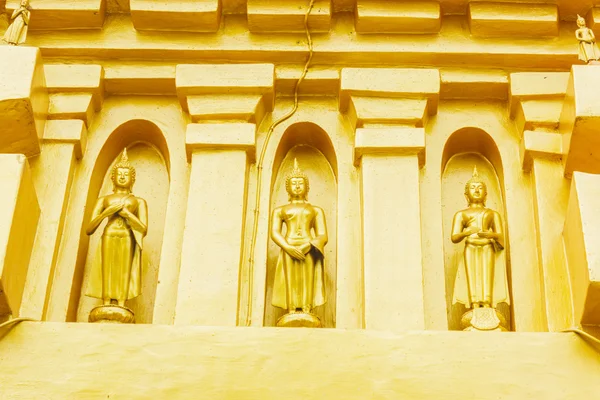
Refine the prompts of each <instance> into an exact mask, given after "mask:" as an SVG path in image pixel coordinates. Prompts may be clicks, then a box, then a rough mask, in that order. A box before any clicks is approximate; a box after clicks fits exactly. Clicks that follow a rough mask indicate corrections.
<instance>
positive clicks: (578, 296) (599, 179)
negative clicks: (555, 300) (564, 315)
mask: <svg viewBox="0 0 600 400" xmlns="http://www.w3.org/2000/svg"><path fill="white" fill-rule="evenodd" d="M599 196H600V175H594V174H586V173H582V172H575V173H574V174H573V180H572V183H571V194H570V197H569V207H568V210H567V217H566V220H565V225H564V230H563V237H564V241H565V242H564V243H565V252H566V254H567V260H568V265H569V276H570V278H571V290H572V293H573V309H574V312H575V315H574V325H580V324H582V325H596V326H598V325H600V253H599V252H598V243H600V202H598V198H599Z"/></svg>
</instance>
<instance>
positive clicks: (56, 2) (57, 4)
mask: <svg viewBox="0 0 600 400" xmlns="http://www.w3.org/2000/svg"><path fill="white" fill-rule="evenodd" d="M19 4H20V0H7V1H6V9H7V10H9V11H10V12H12V11H13V10H14V9H15V8H18V7H19ZM105 5H106V2H105V1H103V0H67V1H64V0H38V1H37V2H36V4H35V6H34V7H32V13H31V23H30V29H32V30H35V29H37V30H49V29H51V30H55V29H101V28H102V24H103V23H104V11H105Z"/></svg>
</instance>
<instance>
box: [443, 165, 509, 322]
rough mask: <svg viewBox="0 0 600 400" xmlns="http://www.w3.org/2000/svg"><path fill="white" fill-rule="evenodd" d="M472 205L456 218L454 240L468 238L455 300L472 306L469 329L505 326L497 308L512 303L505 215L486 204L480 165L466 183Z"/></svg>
mask: <svg viewBox="0 0 600 400" xmlns="http://www.w3.org/2000/svg"><path fill="white" fill-rule="evenodd" d="M465 197H466V198H467V202H468V207H467V208H466V209H464V210H461V211H458V212H457V213H456V214H455V215H454V219H453V221H452V236H451V240H452V243H460V242H461V241H463V240H464V241H465V249H464V253H463V257H462V259H461V262H460V264H459V267H458V272H457V275H456V282H455V285H454V296H453V301H452V303H453V304H456V303H462V304H464V305H465V306H466V307H467V308H470V309H472V310H471V311H469V312H467V313H466V314H465V315H464V316H463V318H462V322H463V326H465V329H466V330H473V329H476V330H505V328H506V320H505V318H504V317H503V315H502V314H500V313H498V312H497V311H496V306H497V305H498V303H507V304H509V302H510V300H509V295H508V279H507V273H506V262H505V260H504V257H499V256H500V255H501V253H502V250H503V249H504V229H503V224H502V217H501V216H500V214H499V213H498V212H496V211H494V210H491V209H489V208H486V206H485V200H486V197H487V187H486V184H485V182H484V181H483V180H481V179H480V178H479V174H478V173H477V167H475V168H474V170H473V176H472V177H471V179H469V181H468V182H467V183H466V185H465Z"/></svg>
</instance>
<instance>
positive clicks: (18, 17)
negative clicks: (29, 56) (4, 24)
mask: <svg viewBox="0 0 600 400" xmlns="http://www.w3.org/2000/svg"><path fill="white" fill-rule="evenodd" d="M30 14H31V12H30V11H29V0H21V3H20V4H19V8H17V9H16V10H15V11H13V13H12V15H11V16H10V19H11V23H10V26H9V27H8V29H7V30H6V32H5V33H4V36H3V37H2V40H4V41H5V42H6V43H8V44H9V45H11V46H17V45H19V44H22V43H25V39H27V30H28V26H29V17H30Z"/></svg>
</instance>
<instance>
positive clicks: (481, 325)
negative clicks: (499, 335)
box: [460, 308, 508, 332]
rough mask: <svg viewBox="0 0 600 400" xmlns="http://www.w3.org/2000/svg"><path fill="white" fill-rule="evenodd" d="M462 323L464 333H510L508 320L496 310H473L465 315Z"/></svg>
mask: <svg viewBox="0 0 600 400" xmlns="http://www.w3.org/2000/svg"><path fill="white" fill-rule="evenodd" d="M460 322H461V324H462V326H463V331H482V332H485V331H502V332H506V331H508V329H507V326H508V324H507V322H506V318H504V315H502V314H501V313H499V312H498V310H496V309H495V308H473V309H471V310H469V311H467V312H466V313H464V314H463V316H462V318H461V321H460Z"/></svg>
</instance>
